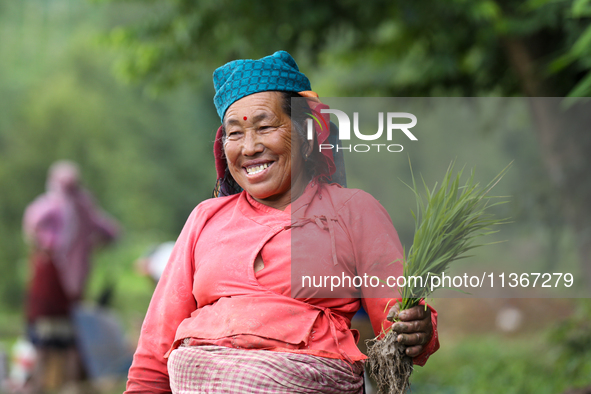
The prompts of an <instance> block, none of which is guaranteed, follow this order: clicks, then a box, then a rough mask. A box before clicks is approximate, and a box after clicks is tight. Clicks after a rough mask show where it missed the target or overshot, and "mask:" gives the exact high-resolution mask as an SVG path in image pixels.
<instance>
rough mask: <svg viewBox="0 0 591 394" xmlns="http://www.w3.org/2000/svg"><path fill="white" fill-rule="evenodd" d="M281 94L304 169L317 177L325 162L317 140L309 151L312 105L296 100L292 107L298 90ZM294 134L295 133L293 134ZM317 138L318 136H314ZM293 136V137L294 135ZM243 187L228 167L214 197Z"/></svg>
mask: <svg viewBox="0 0 591 394" xmlns="http://www.w3.org/2000/svg"><path fill="white" fill-rule="evenodd" d="M277 93H279V94H280V95H281V109H282V110H283V112H284V113H285V114H286V115H287V116H289V117H290V119H291V123H292V128H291V131H292V133H293V132H295V133H296V138H298V139H299V141H300V152H299V154H300V156H301V157H302V160H303V162H304V171H306V174H307V175H308V176H309V177H311V178H312V177H315V176H316V175H318V174H319V173H320V172H321V168H322V165H323V162H322V161H321V156H320V155H319V152H318V147H317V146H316V145H317V144H316V142H314V144H313V148H312V151H311V152H310V151H309V148H308V144H307V141H308V140H307V135H306V119H308V118H309V116H308V115H307V114H308V113H310V112H311V110H310V107H309V106H308V104H307V101H306V100H296V101H295V105H296V106H298V107H297V108H295V109H296V110H295V111H294V108H293V107H292V100H291V99H292V98H301V97H302V96H300V95H299V94H298V93H297V92H277ZM222 131H223V132H222V143H223V142H225V140H226V129H225V127H224V125H223V123H222ZM292 136H293V134H292ZM314 137H315V138H316V136H314ZM292 138H293V137H292ZM241 191H242V188H241V187H240V185H239V184H238V183H237V182H236V181H235V180H234V178H233V177H232V174H230V170H229V169H228V167H226V171H225V174H224V178H222V179H221V180H218V182H217V183H216V187H215V189H214V191H213V196H214V197H222V196H229V195H232V194H236V193H240V192H241Z"/></svg>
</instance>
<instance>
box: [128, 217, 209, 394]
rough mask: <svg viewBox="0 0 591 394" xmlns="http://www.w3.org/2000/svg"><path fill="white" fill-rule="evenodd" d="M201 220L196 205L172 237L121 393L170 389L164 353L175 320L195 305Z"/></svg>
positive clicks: (169, 343)
mask: <svg viewBox="0 0 591 394" xmlns="http://www.w3.org/2000/svg"><path fill="white" fill-rule="evenodd" d="M205 221H206V220H205V214H204V213H203V210H202V209H200V208H199V207H197V208H196V209H195V210H194V211H193V213H191V216H190V217H189V219H188V220H187V223H186V224H185V227H184V228H183V230H182V232H181V234H180V236H179V238H178V239H177V241H176V244H175V246H174V249H173V251H172V254H171V256H170V260H169V262H168V264H167V266H166V269H165V270H164V273H163V274H162V277H161V279H160V281H159V282H158V285H157V286H156V290H155V291H154V295H153V296H152V301H151V302H150V306H149V308H148V312H147V314H146V317H145V319H144V323H143V325H142V330H141V334H140V339H139V343H138V347H137V350H136V352H135V355H134V358H133V364H132V366H131V368H130V370H129V375H128V381H127V391H125V394H139V393H158V394H160V393H170V392H171V391H170V386H169V379H168V369H167V367H166V363H167V359H166V358H165V354H166V353H167V352H168V351H169V350H170V348H171V346H172V344H173V341H174V337H175V334H176V331H177V328H178V326H179V324H180V323H181V322H182V321H183V320H184V319H186V318H188V317H190V316H191V313H193V312H194V311H195V310H196V309H197V302H196V301H195V298H194V296H193V275H194V272H195V269H194V253H193V251H194V245H195V242H196V241H197V238H198V234H199V233H200V231H201V228H202V227H203V225H204V223H205Z"/></svg>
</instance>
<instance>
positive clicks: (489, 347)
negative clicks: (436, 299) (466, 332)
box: [411, 333, 591, 394]
mask: <svg viewBox="0 0 591 394" xmlns="http://www.w3.org/2000/svg"><path fill="white" fill-rule="evenodd" d="M557 361H558V351H557V349H556V348H554V347H553V346H552V345H551V344H549V343H548V341H547V338H546V334H545V333H536V334H530V335H527V336H520V337H518V338H506V337H503V336H500V335H495V334H487V335H485V336H467V337H465V338H463V339H462V340H460V341H458V342H456V343H450V342H449V341H446V340H445V339H442V347H441V349H440V350H439V351H438V352H437V353H435V354H434V355H433V356H431V358H430V359H429V361H428V362H427V364H426V365H425V367H417V368H415V370H414V373H413V383H412V385H411V390H412V393H413V394H427V393H429V394H444V393H445V394H446V393H455V394H464V393H466V394H468V393H470V394H478V393H487V394H488V393H503V394H512V393H515V394H529V393H532V394H534V393H535V394H546V393H547V394H557V393H562V392H564V391H565V390H566V389H568V388H572V387H583V386H586V385H589V384H591V358H588V359H587V360H586V361H582V360H580V361H579V362H580V363H581V365H580V367H581V368H579V371H578V372H577V373H576V374H572V373H569V372H567V371H566V370H565V369H564V368H562V365H561V363H559V362H557Z"/></svg>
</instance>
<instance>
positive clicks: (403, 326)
mask: <svg viewBox="0 0 591 394" xmlns="http://www.w3.org/2000/svg"><path fill="white" fill-rule="evenodd" d="M386 319H388V320H389V321H392V322H393V321H394V320H395V319H396V320H398V321H396V322H395V323H394V324H393V325H392V329H393V330H394V331H396V332H398V333H399V335H398V337H397V338H396V340H397V341H398V342H400V343H402V344H404V345H406V346H407V349H406V354H407V355H408V356H410V357H416V356H418V355H419V354H421V353H422V352H423V350H425V348H424V346H425V345H426V344H427V343H429V341H430V340H431V336H432V335H433V325H432V324H431V308H429V307H428V306H427V308H425V305H417V306H415V307H412V308H410V309H406V310H404V311H402V312H400V304H399V303H396V305H394V306H393V307H392V308H391V309H390V312H388V317H386Z"/></svg>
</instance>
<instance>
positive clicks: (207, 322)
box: [126, 51, 439, 394]
mask: <svg viewBox="0 0 591 394" xmlns="http://www.w3.org/2000/svg"><path fill="white" fill-rule="evenodd" d="M214 85H215V89H216V95H215V97H214V102H215V105H216V108H217V111H218V114H219V116H220V119H221V121H222V126H221V127H220V128H219V129H218V134H217V136H216V141H215V144H214V154H215V162H216V171H217V174H218V177H217V178H218V183H217V185H216V188H215V191H214V196H215V197H216V198H212V199H209V200H207V201H204V202H202V203H201V204H199V205H198V206H197V207H196V208H195V210H194V211H193V213H192V214H191V215H190V217H189V219H188V220H187V223H186V225H185V227H184V228H183V231H182V232H181V234H180V236H179V238H178V240H177V241H176V244H175V246H174V249H173V251H172V254H171V256H170V260H169V262H168V264H167V265H166V268H165V269H164V272H163V274H162V277H161V278H160V281H159V282H158V285H157V287H156V291H155V292H154V295H153V297H152V301H151V303H150V306H149V309H148V312H147V314H146V318H145V320H144V324H143V326H142V330H141V335H140V339H139V344H138V348H137V350H136V353H135V356H134V361H133V364H132V366H131V368H130V370H129V376H128V382H127V391H126V393H127V394H140V393H162V394H165V393H171V392H172V393H184V394H190V393H195V394H197V393H222V392H223V393H257V392H265V393H277V394H278V393H351V394H360V393H362V392H363V361H364V360H365V359H367V357H366V356H365V355H363V354H362V353H361V352H360V350H359V349H358V347H357V341H358V339H359V333H358V332H357V330H352V329H351V318H352V317H353V315H354V314H355V313H356V312H357V311H358V310H359V308H360V307H361V305H363V307H364V309H365V310H366V311H367V313H368V315H369V318H370V320H371V322H372V325H373V329H374V334H379V333H380V331H381V329H382V327H384V328H387V327H389V326H390V324H391V322H390V321H387V318H388V319H389V320H391V317H392V315H398V313H397V310H396V307H392V305H393V303H394V302H393V301H394V300H392V298H371V296H369V297H370V298H368V294H367V293H365V292H364V291H363V290H358V289H356V288H354V287H352V288H351V287H349V288H346V289H344V290H343V293H340V294H343V296H342V298H293V297H292V285H293V284H292V282H291V271H290V270H291V267H292V264H294V265H295V266H297V264H298V263H297V262H296V261H294V262H292V259H294V258H299V259H300V260H299V261H300V262H301V259H302V258H303V259H305V260H306V261H310V262H312V263H314V264H316V265H318V266H321V267H325V268H326V270H333V269H335V270H339V269H348V270H349V269H350V270H354V271H356V272H371V271H372V270H376V269H378V268H382V269H386V270H388V267H390V266H391V267H390V268H389V270H390V271H392V270H398V271H400V272H401V264H398V265H395V264H391V263H392V262H393V261H397V260H400V259H401V258H402V252H403V251H402V245H401V244H400V241H399V239H398V235H397V233H396V230H395V229H394V227H393V225H392V221H391V220H390V217H389V215H388V214H387V212H386V210H385V209H384V208H383V207H382V206H381V205H380V204H379V202H378V201H377V200H375V199H374V198H373V197H372V196H371V195H369V194H368V193H365V192H363V191H361V190H356V189H347V188H344V187H341V185H339V184H337V183H335V182H334V179H333V177H332V176H333V175H334V174H335V173H336V172H337V168H336V165H335V160H334V157H333V154H332V152H331V151H328V152H325V151H323V152H320V151H319V144H321V143H323V142H325V141H327V138H328V133H329V130H327V129H318V128H316V135H315V137H314V138H313V140H307V139H306V134H305V127H304V124H305V121H306V120H305V119H297V116H296V115H295V114H294V113H292V107H291V105H292V104H291V98H292V97H305V99H304V100H306V102H307V103H308V104H306V108H302V109H304V112H306V111H307V112H310V110H312V111H314V110H317V111H319V110H320V108H321V106H322V105H324V104H322V103H321V102H320V101H319V100H318V98H317V95H316V94H315V93H314V92H311V91H310V82H309V80H308V78H307V77H306V76H305V75H304V74H302V73H301V72H299V69H298V66H297V64H296V62H295V60H294V59H293V58H292V57H291V56H290V55H289V54H288V53H287V52H284V51H279V52H276V53H275V54H273V55H271V56H267V57H265V58H262V59H259V60H236V61H233V62H230V63H228V64H226V65H224V66H222V67H220V68H218V69H217V70H216V71H215V73H214ZM325 108H326V107H325ZM292 116H293V118H292ZM306 119H308V115H306ZM292 121H293V126H292ZM292 132H293V137H294V138H293V140H292ZM295 232H297V233H298V234H299V235H300V236H303V237H305V239H306V241H308V240H309V242H307V243H306V242H304V243H305V245H306V250H305V251H304V250H300V252H301V253H300V254H299V255H298V256H293V255H292V235H293V234H294V233H295ZM326 262H328V263H327V264H325V263H326ZM333 263H334V264H333ZM334 267H336V268H334ZM322 272H324V271H322ZM331 272H332V271H331ZM348 272H350V271H348ZM384 272H386V271H384ZM388 290H389V289H388ZM296 291H297V290H296ZM362 293H363V294H362ZM339 296H340V295H339ZM389 310H390V311H391V312H392V313H391V314H390V316H388V311H389ZM436 316H437V315H436V312H435V311H433V310H432V309H431V308H426V307H424V306H417V307H415V308H411V309H409V310H406V311H403V312H401V313H400V314H399V315H398V316H397V317H398V319H397V320H398V321H397V322H396V323H394V324H395V329H396V331H398V332H402V333H404V334H401V335H400V336H399V337H398V338H397V339H398V340H399V341H400V342H402V343H403V344H406V345H407V346H408V348H407V350H406V352H407V355H408V356H409V357H413V360H414V362H415V364H418V365H423V364H424V363H425V362H426V360H427V358H428V357H429V356H430V355H431V354H432V353H433V352H435V351H436V350H437V349H438V347H439V341H438V336H437V331H436V330H435V326H436V323H437V319H436Z"/></svg>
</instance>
